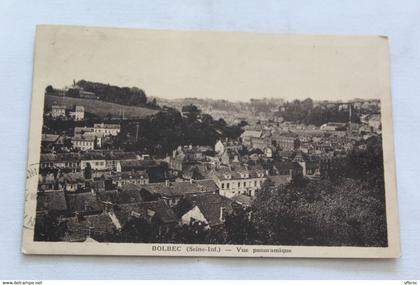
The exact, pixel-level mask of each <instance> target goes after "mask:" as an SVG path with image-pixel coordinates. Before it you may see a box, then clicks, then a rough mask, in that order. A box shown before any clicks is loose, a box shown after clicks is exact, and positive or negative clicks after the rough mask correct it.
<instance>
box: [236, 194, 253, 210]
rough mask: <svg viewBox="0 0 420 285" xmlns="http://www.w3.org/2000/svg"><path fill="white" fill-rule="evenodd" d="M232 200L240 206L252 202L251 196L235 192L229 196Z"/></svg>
mask: <svg viewBox="0 0 420 285" xmlns="http://www.w3.org/2000/svg"><path fill="white" fill-rule="evenodd" d="M231 199H232V200H233V201H235V202H236V203H238V204H239V205H241V206H245V207H250V206H251V203H252V198H251V197H250V196H248V195H244V194H236V195H235V196H233V197H232V198H231Z"/></svg>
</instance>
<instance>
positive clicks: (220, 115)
mask: <svg viewBox="0 0 420 285" xmlns="http://www.w3.org/2000/svg"><path fill="white" fill-rule="evenodd" d="M36 37H37V38H36V48H35V65H34V77H33V95H32V96H33V97H32V112H31V131H30V142H29V156H28V170H27V189H26V194H25V203H26V205H25V216H24V228H23V252H24V253H28V254H76V255H85V254H92V255H152V256H153V255H169V256H236V257H238V256H239V257H240V256H243V257H253V256H254V257H377V258H396V257H399V255H400V248H399V247H400V245H399V222H398V207H397V198H396V197H397V189H396V182H395V162H394V147H393V131H392V114H391V94H390V84H389V62H388V39H387V38H386V37H382V36H313V35H306V36H304V35H302V36H300V35H277V34H262V33H261V34H258V33H231V32H230V33H228V32H199V31H194V32H193V31H161V30H136V29H111V28H87V27H72V26H38V28H37V35H36Z"/></svg>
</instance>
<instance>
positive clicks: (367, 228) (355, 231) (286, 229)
mask: <svg viewBox="0 0 420 285" xmlns="http://www.w3.org/2000/svg"><path fill="white" fill-rule="evenodd" d="M383 171H384V169H383V154H382V141H381V139H380V138H373V139H371V140H370V141H368V148H367V150H360V151H355V152H353V153H352V154H350V156H349V157H348V158H347V160H346V162H345V163H344V164H343V167H342V169H337V170H336V172H337V173H335V174H334V175H333V176H334V179H329V178H328V179H321V180H319V181H305V180H301V181H294V182H293V183H291V184H289V185H286V186H280V187H269V186H267V187H264V188H263V189H262V190H261V191H258V192H257V196H256V200H255V201H254V203H253V205H252V212H253V214H252V219H251V221H247V220H244V221H243V222H242V225H241V224H239V225H237V227H238V228H245V227H247V228H249V230H248V231H247V232H246V233H244V234H243V235H240V236H237V237H236V240H235V242H237V243H252V242H253V241H254V242H255V241H259V242H261V243H263V244H283V245H322V246H340V245H342V246H379V247H383V246H387V243H388V241H387V223H386V211H385V186H384V172H383Z"/></svg>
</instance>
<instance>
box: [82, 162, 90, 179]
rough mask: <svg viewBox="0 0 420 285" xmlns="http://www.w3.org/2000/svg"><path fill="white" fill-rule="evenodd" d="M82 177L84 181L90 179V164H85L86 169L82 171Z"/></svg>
mask: <svg viewBox="0 0 420 285" xmlns="http://www.w3.org/2000/svg"><path fill="white" fill-rule="evenodd" d="M83 176H84V177H85V179H86V180H89V179H92V167H91V166H90V163H89V162H88V163H86V167H85V169H84V170H83Z"/></svg>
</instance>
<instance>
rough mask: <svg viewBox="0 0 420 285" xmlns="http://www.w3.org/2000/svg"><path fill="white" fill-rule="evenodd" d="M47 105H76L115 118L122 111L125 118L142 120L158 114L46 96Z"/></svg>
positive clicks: (139, 109)
mask: <svg viewBox="0 0 420 285" xmlns="http://www.w3.org/2000/svg"><path fill="white" fill-rule="evenodd" d="M45 104H46V106H48V107H51V106H52V105H65V106H67V107H73V106H74V105H78V106H84V107H85V111H86V112H89V113H94V114H96V115H98V116H106V115H108V114H111V115H112V116H114V117H118V116H120V114H121V113H120V112H121V110H124V117H125V118H142V117H146V116H149V115H153V114H154V113H156V112H157V111H156V110H152V109H148V108H144V107H138V106H124V105H119V104H115V103H110V102H104V101H100V100H91V99H81V98H72V97H60V96H54V95H45Z"/></svg>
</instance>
